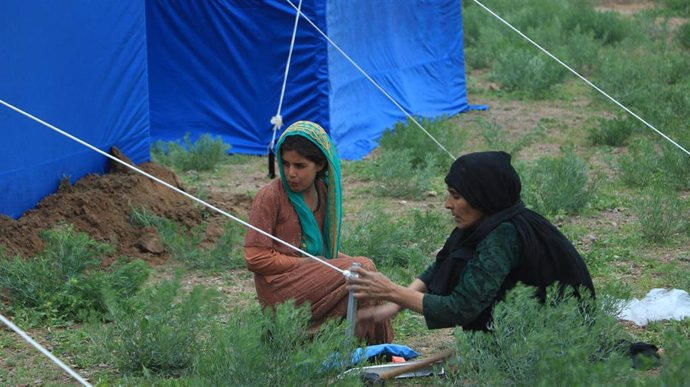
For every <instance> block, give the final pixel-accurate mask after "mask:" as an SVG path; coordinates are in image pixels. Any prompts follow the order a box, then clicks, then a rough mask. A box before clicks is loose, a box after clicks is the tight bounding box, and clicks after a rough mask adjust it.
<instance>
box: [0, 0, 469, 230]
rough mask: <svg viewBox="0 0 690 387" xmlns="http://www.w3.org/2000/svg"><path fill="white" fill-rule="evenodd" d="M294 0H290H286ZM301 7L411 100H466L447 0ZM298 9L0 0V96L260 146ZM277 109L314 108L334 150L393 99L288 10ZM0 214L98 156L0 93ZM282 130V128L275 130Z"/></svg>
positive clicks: (133, 0) (61, 115)
mask: <svg viewBox="0 0 690 387" xmlns="http://www.w3.org/2000/svg"><path fill="white" fill-rule="evenodd" d="M292 3H294V4H297V3H298V2H297V1H293V2H292ZM302 11H303V13H304V14H305V15H306V17H308V18H309V19H310V20H311V21H312V22H313V23H315V25H316V26H318V28H319V29H320V30H321V31H322V32H323V33H326V34H328V35H329V36H330V38H331V39H332V40H333V41H334V42H335V43H336V44H338V45H339V46H340V47H341V48H342V49H343V50H345V52H346V53H348V54H349V55H350V56H351V57H352V58H353V60H355V61H356V63H358V65H359V66H361V68H362V69H364V71H366V72H367V73H368V74H369V75H371V76H372V77H373V79H375V80H376V81H377V82H378V83H379V84H380V85H381V86H382V87H383V88H384V89H385V90H386V91H387V92H388V93H389V94H390V96H391V97H392V98H393V99H394V100H396V101H397V102H399V103H400V104H401V106H402V107H403V108H404V109H405V110H406V111H407V112H409V113H410V114H412V115H414V116H422V117H430V118H431V117H437V116H439V115H452V114H456V113H460V112H463V111H465V110H468V109H471V108H473V107H472V106H470V105H468V103H467V97H466V94H465V74H464V61H463V46H462V39H463V37H462V20H461V4H460V2H459V1H458V0H409V1H404V2H402V1H399V0H375V1H365V0H348V1H340V0H303V3H302ZM295 15H296V11H295V9H294V8H293V7H292V6H291V5H290V3H289V1H288V0H209V1H196V0H146V1H144V0H119V1H92V0H63V1H59V2H40V3H39V2H38V1H36V0H28V1H26V0H5V1H2V2H0V58H3V59H2V61H0V99H2V100H4V101H6V102H8V103H10V104H12V105H15V106H17V107H18V108H20V109H22V110H25V111H27V112H28V113H30V114H32V115H34V116H36V117H38V118H40V119H42V120H44V121H46V122H48V123H50V124H53V125H55V126H57V127H58V128H61V129H63V130H65V131H67V132H69V133H70V134H73V135H74V136H76V137H78V138H80V139H82V140H84V141H86V142H88V143H89V144H92V145H94V146H96V147H98V148H99V149H101V150H103V151H106V152H107V151H109V150H110V148H111V147H112V146H117V147H119V148H120V149H121V150H122V151H123V152H124V153H125V154H126V155H127V156H128V157H129V158H130V159H132V161H134V162H135V163H141V162H143V161H147V160H148V159H149V146H150V143H151V142H153V141H157V140H164V141H172V140H180V139H182V138H183V137H184V136H185V134H187V133H189V135H190V139H191V140H192V141H194V140H196V139H198V138H199V137H200V136H201V135H202V134H210V135H211V136H213V137H214V138H217V137H218V136H220V137H221V138H222V139H223V141H225V142H226V143H228V144H230V145H231V147H232V148H231V149H230V152H231V153H244V154H255V155H264V154H266V153H267V150H268V145H269V143H270V142H271V139H272V137H273V132H272V124H271V123H270V119H271V117H273V116H274V115H275V114H276V111H277V109H278V104H279V99H280V92H281V87H282V83H283V77H284V74H285V68H286V67H285V66H286V61H287V57H288V53H289V49H290V41H291V38H292V31H293V26H294V21H295ZM281 115H282V116H283V122H284V123H285V126H284V127H283V128H285V127H287V125H289V124H291V123H293V122H295V121H299V120H309V121H314V122H317V123H319V124H320V125H321V126H322V127H324V129H326V131H327V132H329V133H330V134H331V136H332V137H333V138H334V140H335V143H336V147H337V148H338V152H339V154H340V155H341V157H343V158H344V159H359V158H361V157H363V156H365V155H366V154H368V153H369V152H370V151H371V150H372V149H373V148H374V147H375V146H376V142H377V141H378V139H379V138H380V136H381V135H382V134H383V132H384V131H385V130H386V129H387V128H392V127H393V125H394V123H395V122H397V121H399V120H401V119H404V118H405V115H404V114H403V113H402V112H401V111H400V110H399V109H398V108H397V107H396V106H395V105H394V103H393V102H391V101H390V100H389V99H388V98H387V97H385V96H384V95H382V94H381V92H380V91H379V90H377V89H376V88H375V87H374V86H373V85H371V84H370V83H369V81H368V80H367V79H365V77H364V75H362V74H361V73H360V72H359V71H358V70H357V69H356V68H355V67H354V66H353V65H352V64H351V63H349V62H348V61H347V60H346V59H345V58H344V57H343V56H342V55H341V54H340V53H339V52H337V51H336V50H335V49H334V48H333V47H332V46H331V45H330V44H329V43H328V42H327V40H326V39H325V38H324V37H323V36H321V34H320V33H319V32H318V31H317V30H316V29H315V28H314V27H313V26H311V25H310V24H309V23H308V22H307V21H306V20H305V19H304V18H300V21H299V26H298V29H297V34H296V40H295V47H294V51H293V55H292V61H291V63H290V72H289V76H288V80H287V85H286V93H285V97H284V101H283V105H282V111H281ZM0 132H1V133H3V135H4V138H3V140H4V141H2V142H0V194H1V195H2V199H3V200H2V201H1V202H0V214H6V215H9V216H12V217H15V218H17V217H19V216H20V215H21V214H22V213H23V212H24V211H25V210H27V209H30V208H33V207H34V206H35V205H36V203H37V202H38V201H40V200H41V199H42V198H43V197H44V196H46V195H48V194H51V193H53V192H55V191H56V190H57V187H58V184H59V181H60V180H61V179H62V178H64V177H67V178H69V179H70V181H71V182H75V181H76V180H77V179H79V178H81V177H82V176H84V175H85V174H87V173H102V172H105V170H106V168H107V158H105V157H104V156H101V155H99V154H98V153H96V152H94V151H93V150H91V149H88V148H86V147H84V146H82V145H80V144H78V143H76V142H74V141H72V140H70V139H68V138H66V137H63V136H61V135H59V134H57V133H55V132H53V131H51V130H50V129H48V128H46V127H44V126H42V125H40V124H38V123H35V122H33V121H31V120H30V119H28V118H26V117H23V116H21V115H19V114H18V113H16V112H14V111H11V110H9V109H6V108H5V107H0ZM278 135H280V133H278Z"/></svg>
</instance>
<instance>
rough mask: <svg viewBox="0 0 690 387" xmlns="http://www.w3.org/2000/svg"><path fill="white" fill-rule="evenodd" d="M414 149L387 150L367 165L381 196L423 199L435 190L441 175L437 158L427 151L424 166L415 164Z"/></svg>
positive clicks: (376, 192) (369, 175)
mask: <svg viewBox="0 0 690 387" xmlns="http://www.w3.org/2000/svg"><path fill="white" fill-rule="evenodd" d="M413 157H414V156H413V152H412V151H411V150H410V149H402V150H399V151H389V150H384V151H383V152H382V153H381V155H379V157H377V158H376V160H374V161H373V162H372V166H371V167H369V168H368V169H367V174H368V177H369V179H371V180H372V181H373V182H374V183H375V186H374V193H375V194H376V195H378V196H385V197H393V198H400V199H422V198H424V196H425V195H426V193H427V192H429V191H433V186H432V182H433V179H434V177H436V176H437V175H438V167H436V166H434V163H435V160H433V157H431V156H430V155H427V159H426V162H424V163H423V164H422V166H417V167H415V166H414V164H413V161H412V159H413Z"/></svg>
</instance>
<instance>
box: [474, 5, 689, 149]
mask: <svg viewBox="0 0 690 387" xmlns="http://www.w3.org/2000/svg"><path fill="white" fill-rule="evenodd" d="M474 2H475V3H477V5H479V6H480V7H482V8H483V9H484V10H485V11H486V12H488V13H490V14H491V15H492V16H494V17H495V18H497V19H498V20H500V21H501V22H502V23H503V24H505V25H506V26H508V27H509V28H510V29H512V30H513V31H515V32H516V33H517V34H518V35H520V36H522V37H523V38H525V39H526V40H527V41H528V42H530V43H531V44H532V45H534V46H535V47H537V48H538V49H540V50H541V51H542V52H543V53H545V54H546V55H548V56H549V57H551V59H553V60H555V61H556V62H558V63H559V64H560V65H561V66H563V67H565V68H566V69H567V70H568V71H570V72H571V73H573V74H575V76H577V77H578V78H580V79H581V80H583V81H584V82H585V83H587V84H588V85H589V86H591V87H593V88H594V89H595V90H596V91H598V92H599V93H601V94H602V95H603V96H604V97H606V98H608V99H609V100H611V101H612V102H613V103H615V104H616V105H618V107H620V108H621V109H623V110H625V111H626V112H628V113H629V114H630V115H632V116H633V117H635V118H636V119H637V120H639V121H640V122H642V123H643V124H645V125H646V126H647V127H649V128H650V129H652V130H653V131H655V132H656V133H657V134H659V135H660V136H661V137H663V138H664V139H666V140H667V141H669V142H670V143H671V144H673V145H675V146H676V147H677V148H678V149H680V150H682V151H683V152H685V153H686V154H688V155H689V156H690V151H688V150H687V149H685V148H683V147H682V146H681V145H680V144H678V143H677V142H675V141H674V140H673V139H671V138H670V137H669V136H667V135H665V134H664V133H662V132H661V131H660V130H658V129H657V128H655V127H654V126H653V125H652V124H650V123H649V122H647V121H645V120H644V119H643V118H642V117H640V116H638V115H637V114H635V113H634V112H633V111H632V110H630V109H628V108H627V107H625V106H624V105H623V104H622V103H620V102H618V101H617V100H616V99H615V98H613V97H611V96H610V95H609V94H607V93H606V92H605V91H604V90H602V89H600V88H599V87H598V86H596V85H595V84H594V83H592V82H590V81H589V80H588V79H587V78H585V77H584V76H582V75H580V74H579V73H578V72H577V71H575V70H574V69H572V68H571V67H570V66H568V65H567V64H565V63H564V62H563V61H561V60H560V59H558V58H557V57H556V56H554V55H553V54H551V53H550V52H549V51H547V50H546V49H545V48H543V47H542V46H540V45H539V44H537V43H536V42H535V41H534V40H532V39H530V38H529V37H528V36H527V35H525V34H523V33H522V32H521V31H520V30H518V29H517V28H515V27H513V26H512V25H511V24H510V23H508V22H507V21H506V20H504V19H503V18H501V17H500V16H498V15H497V14H496V13H495V12H494V11H492V10H491V9H489V8H488V7H486V6H485V5H484V4H482V3H480V2H479V1H478V0H474Z"/></svg>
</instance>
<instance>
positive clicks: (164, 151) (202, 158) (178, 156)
mask: <svg viewBox="0 0 690 387" xmlns="http://www.w3.org/2000/svg"><path fill="white" fill-rule="evenodd" d="M230 148H231V146H230V145H229V144H226V143H224V142H223V139H222V138H221V137H220V136H218V137H217V138H216V139H213V138H212V137H211V135H209V134H203V135H201V137H199V139H198V140H197V141H196V142H192V141H191V140H190V135H189V133H186V134H185V135H184V139H183V142H182V143H180V142H176V141H169V142H164V141H156V142H154V143H153V144H152V145H151V158H152V160H153V161H155V162H157V163H160V164H163V165H166V166H168V167H171V168H174V169H176V170H178V171H191V170H195V171H210V170H213V168H215V166H216V165H218V164H219V163H220V162H221V161H223V160H224V159H225V158H226V157H227V151H228V150H230Z"/></svg>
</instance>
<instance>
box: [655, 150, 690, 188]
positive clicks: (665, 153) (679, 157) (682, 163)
mask: <svg viewBox="0 0 690 387" xmlns="http://www.w3.org/2000/svg"><path fill="white" fill-rule="evenodd" d="M686 144H687V141H686ZM685 149H686V150H688V149H689V148H688V147H687V146H686V147H685ZM658 165H659V172H660V174H661V175H662V178H661V179H660V180H662V182H663V183H662V185H663V186H665V187H670V188H672V189H675V190H677V191H683V190H687V189H690V155H688V154H687V153H685V152H683V151H682V150H680V149H678V148H677V147H676V146H674V145H672V144H670V143H664V144H663V145H662V146H661V158H660V159H659V164H658Z"/></svg>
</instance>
